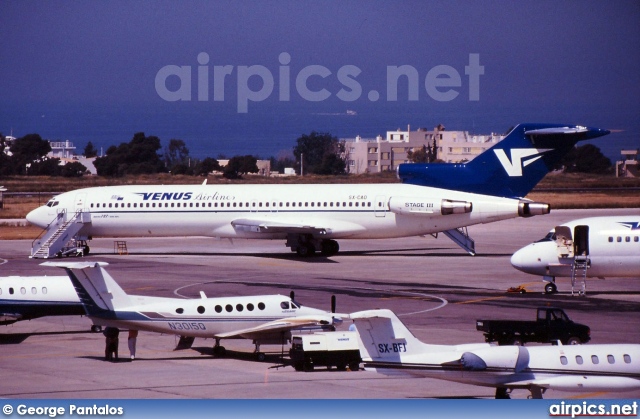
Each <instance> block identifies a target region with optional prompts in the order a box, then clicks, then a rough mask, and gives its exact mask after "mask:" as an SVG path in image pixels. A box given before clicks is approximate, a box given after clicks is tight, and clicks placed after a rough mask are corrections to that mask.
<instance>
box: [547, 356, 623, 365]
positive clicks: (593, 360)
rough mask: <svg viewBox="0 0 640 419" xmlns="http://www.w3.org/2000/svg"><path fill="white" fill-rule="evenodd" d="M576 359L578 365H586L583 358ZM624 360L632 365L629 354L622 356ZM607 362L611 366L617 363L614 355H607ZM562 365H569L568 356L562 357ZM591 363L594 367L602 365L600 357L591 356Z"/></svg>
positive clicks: (577, 357)
mask: <svg viewBox="0 0 640 419" xmlns="http://www.w3.org/2000/svg"><path fill="white" fill-rule="evenodd" d="M575 359H576V364H578V365H582V364H584V359H583V358H582V356H581V355H576V357H575ZM622 360H623V361H624V363H625V364H630V363H631V355H629V354H624V355H622ZM607 362H608V363H609V364H615V363H616V358H615V357H614V356H613V355H607ZM560 363H561V364H562V365H567V364H569V360H568V358H567V357H566V356H564V355H562V356H560ZM591 363H592V364H594V365H597V364H599V363H600V359H599V358H598V355H591Z"/></svg>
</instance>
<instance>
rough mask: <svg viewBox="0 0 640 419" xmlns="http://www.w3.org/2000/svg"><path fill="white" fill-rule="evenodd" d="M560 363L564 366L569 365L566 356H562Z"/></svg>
mask: <svg viewBox="0 0 640 419" xmlns="http://www.w3.org/2000/svg"><path fill="white" fill-rule="evenodd" d="M560 363H561V364H562V365H567V364H568V363H569V361H568V360H567V357H566V356H564V355H562V356H561V357H560Z"/></svg>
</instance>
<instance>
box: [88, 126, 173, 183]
mask: <svg viewBox="0 0 640 419" xmlns="http://www.w3.org/2000/svg"><path fill="white" fill-rule="evenodd" d="M161 148H162V147H161V146H160V139H159V138H158V137H156V136H148V137H147V136H145V135H144V132H138V133H136V134H135V135H134V136H133V138H132V139H131V141H130V142H129V143H121V144H120V145H119V146H117V147H116V146H111V147H109V148H108V149H107V154H106V155H105V156H104V157H98V158H97V159H96V160H95V162H94V163H93V164H94V166H95V167H96V170H97V171H98V175H100V176H114V177H117V176H123V175H126V174H133V175H135V174H144V173H146V174H151V173H160V172H165V171H166V168H165V165H164V162H163V161H162V159H161V156H160V155H158V153H157V151H158V150H160V149H161Z"/></svg>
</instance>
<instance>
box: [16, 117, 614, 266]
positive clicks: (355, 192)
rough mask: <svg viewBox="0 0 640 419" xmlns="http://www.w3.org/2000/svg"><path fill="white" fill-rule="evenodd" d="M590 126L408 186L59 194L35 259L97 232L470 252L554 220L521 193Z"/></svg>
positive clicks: (414, 170) (38, 217) (514, 135)
mask: <svg viewBox="0 0 640 419" xmlns="http://www.w3.org/2000/svg"><path fill="white" fill-rule="evenodd" d="M608 133H609V131H607V130H602V129H597V128H587V127H583V126H566V125H557V124H556V125H551V124H544V125H543V124H521V125H518V126H517V127H515V128H514V129H513V130H511V132H510V133H509V134H508V135H507V137H506V138H505V139H504V140H502V141H501V142H499V143H498V144H496V145H494V146H493V147H491V148H490V149H488V150H487V151H485V152H484V153H482V154H481V155H479V156H478V157H476V158H475V159H473V160H472V161H471V162H469V163H466V164H402V165H399V168H398V176H399V178H400V179H401V180H402V182H403V183H401V184H340V185H336V184H330V185H325V184H317V185H206V181H205V183H203V184H202V185H180V186H178V185H156V186H146V185H126V186H105V187H95V188H86V189H79V190H75V191H70V192H66V193H63V194H61V195H58V196H56V197H54V198H53V199H51V200H50V201H49V202H47V203H46V205H44V206H42V207H39V208H36V209H34V210H33V211H31V212H30V213H29V214H28V215H27V220H28V221H29V222H30V223H31V224H34V225H37V226H40V227H42V228H47V233H46V234H45V235H44V236H43V237H42V238H41V239H38V240H36V241H35V242H34V246H33V248H32V251H31V257H34V258H49V257H53V256H56V255H58V256H59V255H60V254H61V253H60V252H61V249H63V248H64V247H65V246H67V243H68V242H69V241H71V240H75V242H76V243H80V244H81V246H82V247H83V249H84V253H88V252H89V247H88V245H87V244H86V240H89V239H91V238H93V237H98V236H127V237H154V236H164V237H171V236H174V237H175V236H212V237H219V238H253V239H281V240H286V246H287V247H290V248H291V251H294V252H297V253H298V255H300V256H308V255H312V254H314V253H315V252H316V251H321V252H322V254H324V255H333V254H336V253H338V251H339V248H340V246H339V244H338V242H337V240H338V239H383V238H396V237H410V236H421V235H427V234H435V233H438V232H443V233H444V234H445V235H446V236H448V237H449V238H451V239H453V240H454V242H455V243H457V244H458V245H459V246H461V247H462V248H463V249H465V250H466V251H467V252H469V253H470V254H475V244H474V242H473V240H472V239H471V238H470V237H469V236H468V234H467V232H466V230H464V228H466V227H467V226H470V225H473V224H480V223H489V222H494V221H499V220H504V219H509V218H515V217H518V216H520V217H530V216H534V215H541V214H547V213H549V211H550V208H549V205H548V204H545V203H537V202H532V201H529V200H526V199H523V197H524V196H525V195H526V194H527V193H528V192H529V191H530V190H531V189H532V188H533V187H534V186H535V185H536V184H537V183H538V182H539V181H540V179H542V177H544V175H545V174H546V173H547V172H548V171H549V170H551V169H552V168H553V167H554V166H555V165H556V164H557V163H558V162H559V161H560V159H561V158H562V156H564V155H565V154H566V153H567V152H568V151H569V150H570V149H571V148H573V147H574V145H575V144H576V143H577V142H578V141H582V140H589V139H593V138H597V137H600V136H603V135H606V134H608Z"/></svg>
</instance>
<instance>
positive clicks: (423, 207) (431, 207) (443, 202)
mask: <svg viewBox="0 0 640 419" xmlns="http://www.w3.org/2000/svg"><path fill="white" fill-rule="evenodd" d="M472 210H473V204H472V203H471V202H467V201H454V200H451V199H424V198H410V197H403V196H399V197H391V199H389V211H391V212H393V213H395V214H403V215H427V216H432V215H449V214H465V213H469V212H471V211H472Z"/></svg>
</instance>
